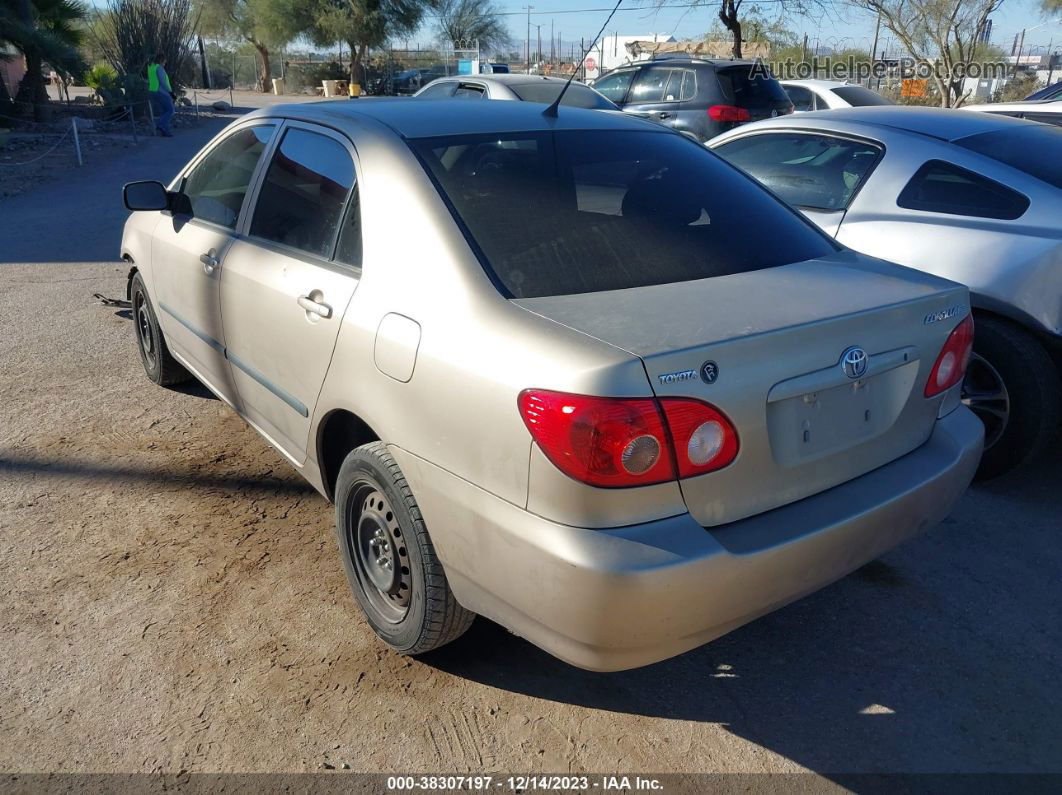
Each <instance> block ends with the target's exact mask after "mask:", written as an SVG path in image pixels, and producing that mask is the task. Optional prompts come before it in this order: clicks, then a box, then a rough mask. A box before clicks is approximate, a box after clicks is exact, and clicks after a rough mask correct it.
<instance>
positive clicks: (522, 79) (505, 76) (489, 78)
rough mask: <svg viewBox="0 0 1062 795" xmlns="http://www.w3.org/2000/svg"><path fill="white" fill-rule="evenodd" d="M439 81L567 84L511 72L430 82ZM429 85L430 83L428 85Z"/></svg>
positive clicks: (542, 76)
mask: <svg viewBox="0 0 1062 795" xmlns="http://www.w3.org/2000/svg"><path fill="white" fill-rule="evenodd" d="M441 80H461V81H470V80H479V81H482V82H484V83H502V84H503V85H507V86H521V85H527V84H528V83H567V82H568V78H566V77H548V76H546V75H522V74H519V73H515V74H514V73H513V72H502V73H499V74H482V75H447V76H446V77H440V78H439V79H438V80H432V81H431V82H432V83H437V82H439V81H441ZM428 85H431V83H428ZM572 85H582V83H579V82H578V81H574V80H573V81H572Z"/></svg>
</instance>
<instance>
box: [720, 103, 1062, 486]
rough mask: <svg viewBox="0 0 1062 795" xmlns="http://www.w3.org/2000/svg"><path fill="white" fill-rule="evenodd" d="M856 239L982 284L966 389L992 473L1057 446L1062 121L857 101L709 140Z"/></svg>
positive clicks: (861, 245) (977, 288)
mask: <svg viewBox="0 0 1062 795" xmlns="http://www.w3.org/2000/svg"><path fill="white" fill-rule="evenodd" d="M708 145H709V146H710V147H711V148H712V149H713V150H714V151H715V152H716V153H717V154H720V155H722V156H723V157H724V158H726V159H727V160H729V161H730V162H731V163H733V164H735V165H737V166H739V167H740V168H742V169H744V170H745V171H747V172H748V173H749V174H751V175H753V176H754V177H756V178H757V179H759V180H760V181H761V182H762V183H764V184H765V185H766V186H767V187H769V188H771V189H772V190H773V191H774V192H775V193H777V194H778V195H779V196H780V197H781V198H783V199H785V200H786V201H788V202H789V203H790V204H792V205H794V206H796V207H798V208H799V209H800V210H802V211H803V213H804V214H805V215H806V216H807V217H808V218H810V219H811V220H812V221H814V222H815V223H816V224H818V225H819V226H820V227H821V228H822V229H824V230H825V231H826V232H828V233H829V234H831V235H833V236H834V237H835V238H836V239H837V240H838V241H839V242H841V243H843V244H844V245H846V246H850V247H851V248H854V249H856V250H858V251H862V252H865V253H867V254H872V255H874V256H878V257H883V258H886V259H889V260H891V261H893V262H898V263H900V264H902V265H907V266H910V267H912V268H918V269H919V270H923V271H926V272H928V273H934V274H937V275H938V276H945V277H947V278H949V279H955V280H956V281H960V282H963V283H964V284H966V285H968V286H969V287H970V290H971V292H972V294H973V296H972V300H973V305H974V310H975V315H976V319H977V340H976V342H975V345H974V360H973V363H972V364H971V366H970V369H969V373H968V375H967V379H966V385H965V396H964V400H965V402H966V403H967V405H969V406H970V408H972V409H973V410H974V411H975V412H976V413H977V414H978V415H979V416H980V417H981V419H982V420H983V421H984V424H985V429H986V440H985V444H986V453H985V457H984V460H983V462H982V465H981V469H980V474H981V475H982V476H984V477H990V476H993V475H997V474H1001V473H1002V472H1005V471H1007V470H1008V469H1011V468H1013V467H1016V466H1018V465H1019V464H1021V463H1022V462H1024V461H1026V460H1029V459H1031V458H1033V457H1035V455H1036V454H1037V453H1038V452H1039V451H1040V450H1043V449H1045V448H1047V447H1048V446H1049V445H1050V442H1051V439H1052V438H1053V436H1054V434H1055V432H1056V429H1057V427H1058V422H1059V416H1060V406H1062V387H1060V383H1059V372H1058V368H1057V366H1056V362H1057V361H1058V353H1059V350H1060V346H1062V223H1060V219H1062V129H1059V128H1058V127H1052V126H1048V125H1044V124H1036V123H1033V122H1026V121H1020V120H1017V119H1011V118H1006V117H999V116H992V115H989V114H981V113H968V112H965V111H955V110H942V109H937V108H903V107H892V108H882V107H873V108H849V109H846V110H836V111H823V112H820V113H814V114H803V115H802V116H800V117H793V118H786V119H778V120H770V121H765V122H757V123H755V124H748V125H745V126H743V127H741V128H740V129H738V130H735V131H733V132H729V133H725V134H723V135H720V136H718V137H717V138H715V139H713V140H712V141H710V142H709V144H708Z"/></svg>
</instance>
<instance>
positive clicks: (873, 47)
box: [867, 11, 881, 88]
mask: <svg viewBox="0 0 1062 795" xmlns="http://www.w3.org/2000/svg"><path fill="white" fill-rule="evenodd" d="M880 30H881V12H880V11H879V12H878V21H877V22H876V23H875V25H874V43H873V44H872V45H871V46H870V71H871V75H873V72H874V56H875V54H877V51H878V31H880ZM867 86H868V87H869V86H870V77H867ZM878 88H881V79H880V78H879V79H878Z"/></svg>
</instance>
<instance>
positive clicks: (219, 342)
mask: <svg viewBox="0 0 1062 795" xmlns="http://www.w3.org/2000/svg"><path fill="white" fill-rule="evenodd" d="M275 130H276V125H275V124H272V123H268V122H267V123H258V124H248V125H245V126H243V127H240V128H239V129H237V130H236V131H234V132H232V133H230V134H229V135H228V136H226V137H225V138H223V139H222V140H221V141H219V142H218V143H217V144H216V145H215V146H214V147H212V148H211V149H210V150H208V151H207V152H205V153H203V154H202V155H201V156H200V157H199V158H198V160H197V161H196V162H194V163H193V164H192V165H191V167H190V168H189V169H188V170H187V171H186V172H185V174H184V175H182V177H181V178H180V180H179V181H178V184H177V185H175V186H174V188H175V189H176V190H178V191H180V192H181V194H182V195H183V197H184V199H182V200H181V201H182V204H183V206H180V207H178V208H177V211H175V212H173V213H169V212H166V213H163V218H162V219H161V220H160V222H159V224H158V225H157V226H156V227H155V235H154V239H153V243H152V264H153V267H152V271H151V272H152V277H153V282H154V293H155V296H154V297H155V299H156V303H157V309H158V310H159V313H158V314H159V321H160V322H161V323H162V327H163V329H164V331H165V333H166V340H167V342H168V343H169V345H170V346H171V347H172V349H173V351H174V352H175V353H176V354H177V355H178V356H180V357H181V358H182V359H183V360H184V361H186V362H187V363H188V364H189V365H191V367H192V368H193V369H194V370H195V371H196V375H197V376H198V377H200V378H201V379H203V380H204V381H206V382H207V383H208V384H209V385H210V386H211V387H212V388H214V389H215V390H216V391H218V392H219V393H220V394H222V395H223V396H224V397H226V398H227V399H232V397H233V389H232V384H231V380H230V379H229V374H228V365H227V364H226V363H225V339H224V333H223V329H222V323H221V307H220V303H219V301H220V293H219V284H220V282H219V278H220V275H221V273H220V271H221V266H222V263H223V260H224V259H225V257H226V256H227V254H228V251H229V248H230V247H231V245H232V242H233V240H234V238H235V235H236V228H237V225H238V223H239V222H240V220H241V218H242V213H243V206H244V203H245V197H246V194H247V192H248V186H249V185H250V184H251V181H252V178H253V176H254V174H255V169H256V168H257V167H258V164H259V161H260V160H261V157H262V155H263V153H264V152H265V151H266V148H267V146H268V144H269V141H270V139H271V137H272V136H273V133H274V132H275Z"/></svg>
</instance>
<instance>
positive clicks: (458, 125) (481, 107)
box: [248, 97, 669, 138]
mask: <svg viewBox="0 0 1062 795" xmlns="http://www.w3.org/2000/svg"><path fill="white" fill-rule="evenodd" d="M544 109H545V106H544V105H542V104H541V103H537V102H476V103H472V102H469V103H463V104H462V107H461V112H460V113H455V112H454V102H452V101H450V100H433V99H413V98H405V97H402V98H390V97H386V98H385V97H379V98H372V97H370V98H362V99H356V100H331V101H328V100H326V101H324V102H307V103H301V104H292V105H272V106H269V107H265V108H262V109H260V110H257V111H255V112H253V113H251V114H248V118H251V117H254V118H276V117H281V118H287V119H301V120H304V121H310V122H317V123H319V124H325V125H328V126H331V127H337V128H339V129H346V130H348V131H353V130H354V129H355V128H356V127H357V126H358V122H359V121H362V122H363V121H365V120H374V121H376V122H378V123H380V124H383V125H385V126H387V127H389V128H390V129H391V130H392V131H394V132H395V133H397V134H398V135H400V136H402V137H403V138H429V137H432V136H436V135H464V134H468V135H475V134H482V133H503V132H535V131H539V130H543V131H544V130H641V131H643V132H646V131H648V132H669V131H668V129H667V128H666V127H663V126H661V125H659V124H655V123H653V122H650V121H645V120H644V119H639V118H637V117H634V116H631V115H630V114H627V113H623V112H621V111H608V110H589V109H586V108H575V107H571V106H567V105H562V106H560V108H559V109H558V112H557V115H556V116H544V115H542V111H543V110H544Z"/></svg>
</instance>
